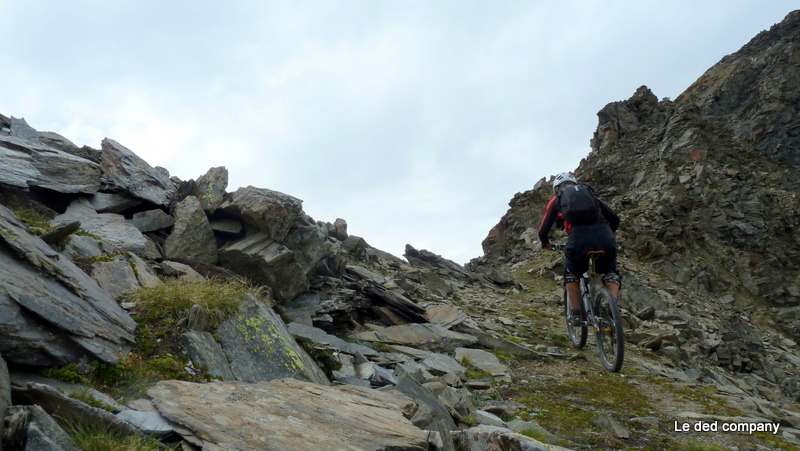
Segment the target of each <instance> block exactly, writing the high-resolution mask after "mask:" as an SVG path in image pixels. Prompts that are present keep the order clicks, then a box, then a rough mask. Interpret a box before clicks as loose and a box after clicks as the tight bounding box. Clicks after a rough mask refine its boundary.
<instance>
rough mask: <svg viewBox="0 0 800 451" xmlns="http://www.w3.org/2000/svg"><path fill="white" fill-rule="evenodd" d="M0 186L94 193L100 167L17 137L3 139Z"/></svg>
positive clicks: (0, 149)
mask: <svg viewBox="0 0 800 451" xmlns="http://www.w3.org/2000/svg"><path fill="white" fill-rule="evenodd" d="M0 160H2V161H3V164H2V165H0V185H6V186H10V187H15V188H21V189H25V190H27V189H29V188H41V189H48V190H52V191H56V192H59V193H95V192H97V190H98V188H99V187H100V175H101V171H100V165H98V164H97V163H95V162H93V161H89V160H86V159H84V158H80V157H76V156H75V155H71V154H68V153H66V152H62V151H60V150H57V149H53V148H51V147H48V146H44V145H41V144H39V143H37V142H31V141H27V140H25V139H21V138H18V137H14V136H0Z"/></svg>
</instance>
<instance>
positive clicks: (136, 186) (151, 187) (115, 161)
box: [100, 138, 176, 206]
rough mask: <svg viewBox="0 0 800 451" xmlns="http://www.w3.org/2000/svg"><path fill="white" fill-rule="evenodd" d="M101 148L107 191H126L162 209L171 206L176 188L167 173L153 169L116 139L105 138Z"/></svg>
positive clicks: (101, 160) (101, 161)
mask: <svg viewBox="0 0 800 451" xmlns="http://www.w3.org/2000/svg"><path fill="white" fill-rule="evenodd" d="M101 145H102V150H101V154H100V164H101V166H102V168H103V174H104V175H105V177H106V182H107V186H106V187H104V188H105V189H106V190H116V191H123V192H125V193H128V194H130V195H131V196H133V197H136V198H139V199H144V200H146V201H148V202H151V203H153V204H155V205H159V206H168V205H169V204H170V202H171V200H172V197H173V195H174V193H175V192H176V187H175V183H173V182H172V180H170V178H169V174H168V173H166V171H165V170H163V169H159V168H153V167H152V166H150V165H149V164H147V162H146V161H144V160H143V159H141V158H140V157H139V156H137V155H136V154H135V153H133V152H132V151H131V150H130V149H128V148H127V147H125V146H123V145H122V144H120V143H118V142H116V141H114V140H113V139H109V138H105V139H103V141H102V143H101Z"/></svg>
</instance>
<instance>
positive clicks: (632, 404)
mask: <svg viewBox="0 0 800 451" xmlns="http://www.w3.org/2000/svg"><path fill="white" fill-rule="evenodd" d="M534 381H535V382H533V383H530V384H529V385H527V386H520V385H512V386H510V387H508V388H506V389H504V391H503V392H502V393H503V396H504V398H506V399H513V400H515V401H517V402H520V403H522V404H525V405H526V406H528V409H526V410H525V411H524V412H525V414H518V416H519V417H520V418H521V419H530V417H531V416H533V414H535V416H536V419H537V421H538V422H539V424H541V425H542V427H543V428H544V429H545V430H548V431H551V432H553V433H554V434H556V435H558V436H562V437H566V438H570V439H571V440H575V439H577V438H579V437H595V438H596V439H597V440H599V441H600V442H603V443H605V442H606V441H608V440H610V438H609V437H608V436H607V434H605V433H604V432H603V431H600V430H598V429H597V427H596V426H594V425H593V420H594V419H595V418H596V417H597V416H598V415H599V414H598V412H603V411H608V410H609V409H613V411H616V412H624V413H625V416H626V418H628V417H631V416H645V415H649V414H650V412H651V411H652V410H653V406H652V404H651V403H650V401H649V400H648V398H647V396H646V395H645V394H644V393H643V392H642V391H641V390H639V388H638V387H637V386H636V385H635V384H633V383H631V381H630V379H629V378H627V377H624V376H622V375H620V374H611V373H605V372H591V373H586V374H581V375H578V376H576V377H571V378H543V379H535V380H534ZM525 415H527V417H525ZM600 442H598V443H600ZM595 444H597V443H595Z"/></svg>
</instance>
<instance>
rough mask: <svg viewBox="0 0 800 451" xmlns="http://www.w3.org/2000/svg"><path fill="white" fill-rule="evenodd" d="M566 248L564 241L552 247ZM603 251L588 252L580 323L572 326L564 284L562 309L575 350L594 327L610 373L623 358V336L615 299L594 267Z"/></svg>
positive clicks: (582, 279) (599, 350)
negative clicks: (587, 268)
mask: <svg viewBox="0 0 800 451" xmlns="http://www.w3.org/2000/svg"><path fill="white" fill-rule="evenodd" d="M565 248H566V245H565V244H553V250H564V249H565ZM603 254H604V252H603V251H591V252H588V253H587V255H588V257H589V270H588V271H586V272H585V273H583V275H581V278H580V286H581V299H580V300H581V302H580V312H581V319H582V321H581V325H580V326H573V325H572V321H571V316H572V308H571V307H570V304H569V298H568V297H567V288H566V287H564V312H565V316H566V319H567V332H568V333H569V338H570V340H572V345H573V346H574V347H575V348H578V349H580V348H582V347H584V346H585V345H586V339H587V336H588V329H589V326H591V327H592V329H593V330H594V334H595V340H596V342H597V351H598V353H599V354H600V361H601V362H602V363H603V367H604V368H605V369H606V370H608V371H610V372H612V373H613V372H617V371H619V370H620V369H621V368H622V360H623V358H624V356H625V339H624V338H625V337H624V334H623V331H622V315H620V312H619V305H618V304H617V299H616V298H615V297H614V296H613V295H612V294H611V292H609V291H608V289H606V288H605V286H604V285H603V284H602V282H601V281H600V280H599V278H600V277H599V274H597V271H596V270H595V268H596V265H595V264H596V262H597V259H598V258H599V257H600V256H601V255H603ZM592 300H594V301H592Z"/></svg>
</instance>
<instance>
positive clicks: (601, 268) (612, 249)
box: [597, 235, 622, 299]
mask: <svg viewBox="0 0 800 451" xmlns="http://www.w3.org/2000/svg"><path fill="white" fill-rule="evenodd" d="M603 247H604V249H603V250H604V251H605V254H603V256H602V257H600V259H598V260H597V272H598V273H600V274H603V284H604V285H605V287H606V289H608V291H609V292H610V293H611V295H612V296H614V298H615V299H619V290H620V288H622V276H621V275H620V274H619V270H617V243H616V240H614V237H613V235H611V236H610V239H608V240H607V242H606V243H605V246H603Z"/></svg>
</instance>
